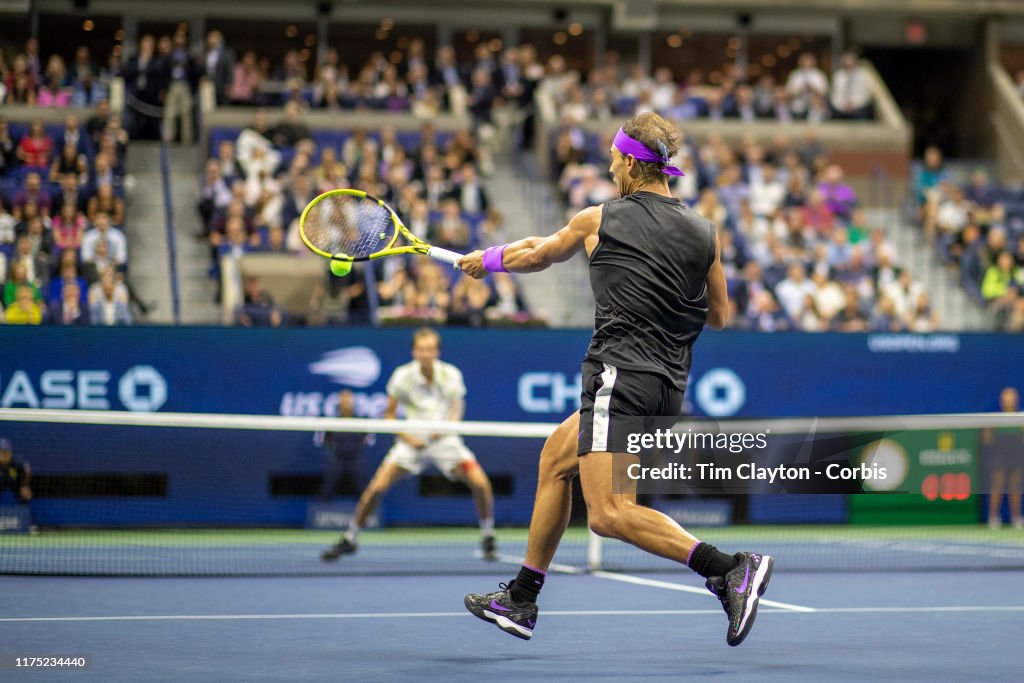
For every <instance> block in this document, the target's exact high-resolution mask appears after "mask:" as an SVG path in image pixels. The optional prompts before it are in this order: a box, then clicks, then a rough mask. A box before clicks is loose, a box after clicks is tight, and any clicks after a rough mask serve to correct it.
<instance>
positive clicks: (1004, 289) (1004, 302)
mask: <svg viewBox="0 0 1024 683" xmlns="http://www.w3.org/2000/svg"><path fill="white" fill-rule="evenodd" d="M1022 289H1024V269H1022V268H1021V267H1020V266H1018V265H1016V264H1015V263H1014V260H1013V254H1011V253H1010V252H1009V251H1001V252H999V254H998V256H996V258H995V263H993V264H992V265H990V266H989V267H988V269H987V270H986V271H985V276H984V279H983V280H982V283H981V296H982V297H984V299H985V301H986V303H988V304H989V305H991V306H994V307H995V308H996V309H998V310H1005V309H1007V308H1009V307H1010V305H1011V304H1012V302H1013V301H1014V300H1015V299H1016V298H1017V297H1018V296H1019V292H1020V291H1021V290H1022Z"/></svg>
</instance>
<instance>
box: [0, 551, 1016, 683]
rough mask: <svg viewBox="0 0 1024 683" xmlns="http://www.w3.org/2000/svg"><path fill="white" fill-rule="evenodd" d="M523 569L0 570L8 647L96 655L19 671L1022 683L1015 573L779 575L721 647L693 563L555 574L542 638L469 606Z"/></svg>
mask: <svg viewBox="0 0 1024 683" xmlns="http://www.w3.org/2000/svg"><path fill="white" fill-rule="evenodd" d="M513 573H514V567H512V566H511V565H509V566H508V570H507V571H501V570H499V571H496V572H495V573H494V574H491V575H481V574H477V575H472V576H466V575H440V576H417V577H394V576H376V577H366V576H334V577H301V578H299V577H279V578H134V579H130V578H118V579H112V578H83V577H61V578H54V577H2V578H0V587H2V590H3V593H4V595H5V596H6V599H5V601H4V607H3V610H2V619H0V621H2V622H3V627H2V630H3V633H4V641H5V642H4V646H3V649H4V651H5V652H6V653H8V654H9V655H13V654H18V655H28V656H32V655H87V656H89V657H90V659H91V663H90V667H89V669H88V670H82V671H76V672H69V671H59V672H58V671H50V672H43V671H41V670H34V671H32V672H31V674H28V673H25V672H24V671H22V672H19V674H16V678H17V679H22V678H29V677H30V676H31V679H32V680H104V681H137V680H140V679H143V678H145V679H149V680H166V681H212V680H216V681H255V680H283V679H294V680H305V681H319V680H324V681H326V680H332V681H408V680H413V679H419V680H446V681H481V680H524V679H532V680H545V681H548V680H558V681H576V680H580V681H582V680H645V681H648V680H649V681H662V680H664V681H669V680H673V681H675V680H679V679H680V678H681V677H683V676H687V677H689V676H693V675H694V674H698V675H700V674H704V675H707V676H723V677H729V678H730V679H733V680H742V681H821V680H825V679H828V680H830V681H864V680H870V679H875V680H900V681H962V680H967V679H973V680H983V681H1010V680H1019V678H1020V671H1021V668H1020V657H1019V650H1018V647H1019V645H1018V644H1019V626H1020V623H1021V618H1022V616H1024V595H1022V594H1021V592H1020V590H1019V583H1020V578H1021V574H1020V572H1016V571H993V572H979V571H972V572H967V573H962V572H953V571H942V572H939V571H935V572H907V571H902V572H893V573H887V572H867V573H841V572H829V573H801V572H786V571H784V570H782V571H777V573H776V575H775V577H774V578H773V580H772V585H771V588H770V590H769V591H768V593H767V594H766V596H765V597H766V599H765V601H763V602H762V606H761V609H760V612H759V615H758V623H757V625H756V626H755V628H754V630H753V631H752V633H751V635H750V637H749V638H748V639H747V641H746V642H745V643H744V644H743V645H742V646H740V647H738V648H735V649H733V648H729V647H728V646H726V644H725V627H726V622H725V618H724V615H723V614H722V613H721V611H720V608H719V605H718V602H717V601H716V600H715V599H714V598H713V597H712V596H710V595H709V594H707V593H706V591H704V589H703V587H702V586H701V584H700V583H699V581H698V580H697V578H696V577H695V576H693V575H692V574H690V573H689V572H684V571H679V572H673V573H656V574H642V575H629V574H619V573H614V572H597V573H595V574H578V575H563V574H556V575H552V576H551V577H550V579H549V581H548V584H547V585H546V586H545V589H544V592H543V594H542V596H541V603H540V604H541V613H540V618H539V620H538V625H537V630H536V632H535V636H534V638H533V640H531V641H529V642H524V641H520V640H517V639H514V638H511V637H509V636H507V635H505V634H503V633H501V632H500V631H498V630H497V629H496V628H494V627H493V626H491V625H489V624H486V623H484V622H481V621H478V620H477V619H475V618H473V617H472V616H470V615H469V614H468V613H466V612H465V611H464V609H463V607H462V596H463V595H464V594H465V593H467V592H480V591H485V590H486V591H490V590H492V589H493V588H494V587H495V585H496V584H497V582H499V581H505V580H507V579H508V578H510V576H512V574H513Z"/></svg>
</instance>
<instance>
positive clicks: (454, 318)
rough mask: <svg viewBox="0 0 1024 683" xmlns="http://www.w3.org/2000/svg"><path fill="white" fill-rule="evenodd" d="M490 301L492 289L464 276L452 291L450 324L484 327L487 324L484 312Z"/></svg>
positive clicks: (481, 282)
mask: <svg viewBox="0 0 1024 683" xmlns="http://www.w3.org/2000/svg"><path fill="white" fill-rule="evenodd" d="M490 300H491V288H490V287H488V286H487V283H486V282H484V281H483V280H476V279H474V278H471V277H469V276H468V275H463V276H462V277H460V278H459V281H458V283H457V284H456V285H455V287H454V288H453V289H452V295H451V300H450V301H449V308H448V321H447V322H448V324H449V325H468V326H469V327H483V326H484V325H485V324H486V322H487V318H486V316H485V314H484V311H485V309H486V308H487V304H488V302H490Z"/></svg>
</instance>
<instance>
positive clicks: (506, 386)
mask: <svg viewBox="0 0 1024 683" xmlns="http://www.w3.org/2000/svg"><path fill="white" fill-rule="evenodd" d="M442 333H443V342H442V357H443V358H444V359H445V360H447V361H450V362H452V363H455V364H456V365H458V366H459V367H460V368H461V369H462V371H463V373H464V375H465V380H466V386H467V389H468V396H467V399H468V400H467V409H466V417H467V419H471V420H510V421H540V422H557V421H560V420H561V419H562V418H564V417H565V416H566V415H567V414H569V413H570V412H571V411H572V410H574V409H575V408H576V406H577V405H578V403H577V402H578V397H579V377H578V372H579V370H578V368H579V363H580V361H581V359H582V357H583V354H584V352H585V349H586V345H587V341H588V339H589V333H588V332H587V331H579V330H568V331H566V330H563V331H546V330H545V331H536V330H530V331H527V330H443V331H442ZM411 334H412V330H410V329H341V330H327V329H294V330H246V329H233V328H143V327H139V328H123V329H100V328H84V329H65V328H28V329H25V328H19V329H15V328H10V327H0V348H2V349H3V352H2V355H0V406H2V407H47V408H83V409H85V408H89V409H111V410H134V411H153V410H158V411H181V412H223V413H257V414H283V415H330V414H333V413H334V405H335V396H336V394H337V392H338V391H339V390H341V389H343V388H346V387H347V388H350V389H352V390H353V391H354V392H355V393H356V395H357V405H358V413H359V414H362V415H373V416H376V415H380V414H381V412H382V411H383V408H384V406H385V404H386V397H385V394H384V388H385V385H386V383H387V379H388V377H389V376H390V374H391V372H392V371H393V370H394V368H395V367H396V366H398V365H399V364H402V363H405V362H408V361H409V360H410V356H409V349H410V342H411ZM1006 385H1015V386H1018V387H1024V339H1022V338H1021V337H1012V336H998V335H949V334H942V335H925V336H920V335H853V334H847V335H827V334H820V335H813V334H811V335H808V334H774V335H773V334H744V333H713V332H708V333H706V334H705V335H704V336H703V337H702V338H701V340H700V341H699V342H698V344H697V347H696V349H695V353H694V366H693V374H692V377H691V384H690V389H689V392H688V394H687V399H688V400H687V403H688V410H689V411H690V412H691V413H693V414H700V415H711V416H722V417H726V416H746V417H772V416H812V415H872V414H886V413H938V412H974V411H987V410H994V409H996V407H997V403H996V399H997V396H998V392H999V390H1000V389H1001V388H1002V387H1003V386H1006ZM0 434H4V435H7V436H10V437H11V438H12V439H13V440H14V442H15V451H16V457H19V458H22V459H25V460H28V461H30V462H31V463H32V464H33V467H34V470H35V473H36V475H37V477H40V478H42V477H47V476H50V477H57V478H58V479H59V478H60V477H71V476H73V475H75V476H82V475H86V474H91V473H97V472H99V473H102V474H105V475H110V474H119V473H120V474H125V473H128V474H132V475H140V476H139V477H137V478H135V479H128V480H118V481H115V482H113V483H111V481H108V480H104V481H103V482H100V483H97V482H96V481H92V480H84V479H82V480H77V483H75V482H74V481H72V482H71V483H70V484H69V483H68V481H69V480H66V479H65V480H63V481H58V480H51V481H50V482H49V483H48V485H49V486H50V487H51V490H52V491H53V495H52V496H45V495H40V498H39V500H37V501H36V502H35V504H34V506H35V512H36V514H37V517H38V518H39V521H40V522H42V523H44V524H45V523H53V524H58V523H82V524H107V523H124V524H140V523H141V524H175V523H182V522H186V521H187V522H193V523H210V524H216V523H231V524H299V523H301V522H302V520H303V519H304V516H305V504H306V502H307V501H308V500H309V498H308V496H307V495H306V494H305V493H303V491H307V493H308V488H309V486H311V485H312V484H309V480H310V479H312V478H315V477H316V476H317V475H318V474H319V473H320V472H321V471H322V470H323V465H324V456H323V454H322V453H321V452H320V451H319V450H318V449H317V448H316V447H315V446H314V445H313V440H312V434H302V433H274V432H262V433H256V432H247V433H242V432H233V431H232V432H222V431H220V430H174V429H159V430H155V429H145V428H127V427H126V428H108V427H73V426H53V425H18V424H11V423H2V424H0ZM390 441H391V439H390V437H382V438H380V439H378V443H377V445H376V446H374V447H372V448H370V449H369V451H368V453H367V457H366V472H365V475H366V476H368V475H369V474H370V473H372V468H373V467H374V466H375V465H376V463H377V462H378V461H379V459H380V457H382V455H383V453H384V452H385V450H386V448H387V446H388V445H390ZM467 443H468V444H469V445H470V446H471V447H472V448H474V450H476V451H477V454H478V457H479V458H480V460H481V462H482V463H483V464H484V466H485V467H486V468H487V469H488V471H489V472H490V473H491V474H492V476H494V477H495V479H496V480H498V479H500V480H502V483H501V485H500V486H499V490H500V491H504V493H501V494H500V495H499V496H498V510H497V517H498V519H499V520H502V519H504V521H506V522H511V521H516V522H524V521H525V520H527V519H528V517H529V511H530V503H531V502H532V496H533V490H534V487H535V484H536V474H535V469H536V454H537V452H538V450H539V448H540V445H541V443H540V441H539V440H527V441H524V440H511V439H505V440H499V439H468V440H467ZM141 475H145V477H143V476H141ZM146 477H148V478H146ZM303 479H305V480H306V488H305V489H303V488H302V484H301V481H300V480H303ZM41 483H47V482H46V481H45V480H42V481H41ZM72 484H74V485H72ZM74 486H78V488H77V489H75V487H74ZM102 487H107V488H105V489H103V488H102ZM421 487H422V484H420V483H417V482H406V483H403V484H402V485H400V487H399V489H398V490H396V492H395V494H394V495H392V496H389V499H388V503H387V506H386V508H385V509H384V510H383V513H382V516H383V518H384V521H385V522H410V521H413V522H415V521H419V522H437V523H442V522H444V523H454V522H462V521H471V520H472V519H473V514H472V505H471V504H470V501H469V499H468V498H452V497H450V496H445V495H444V493H445V492H444V490H443V489H442V490H440V491H438V490H434V489H430V490H428V489H424V488H421ZM428 488H429V487H428ZM90 490H91V491H92V493H96V492H97V491H107V492H108V493H110V494H113V493H116V494H117V497H110V496H107V497H97V496H95V495H88V494H87V492H88V491H90ZM421 493H423V494H427V493H430V494H433V495H430V497H429V498H421V497H420V494H421Z"/></svg>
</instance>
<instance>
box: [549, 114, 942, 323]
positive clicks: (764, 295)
mask: <svg viewBox="0 0 1024 683" xmlns="http://www.w3.org/2000/svg"><path fill="white" fill-rule="evenodd" d="M610 145H611V139H610V137H607V136H606V137H604V138H597V137H595V136H592V135H590V134H588V133H585V132H584V131H583V130H582V129H580V128H578V127H575V126H565V127H563V128H562V129H561V130H560V132H559V133H557V135H556V136H555V141H554V152H553V155H552V156H553V158H554V160H555V162H554V174H555V177H557V178H558V185H559V188H560V190H561V191H562V193H563V196H564V198H565V201H566V202H567V204H568V205H569V208H570V211H571V212H575V211H578V210H579V209H581V208H583V207H584V206H587V205H590V204H595V203H599V202H602V201H605V200H607V199H611V198H613V197H614V196H615V194H616V189H615V186H614V184H613V183H612V182H611V181H610V180H608V179H607V173H605V170H606V169H607V167H608V164H609V159H608V149H609V148H610ZM679 167H680V168H681V169H682V170H683V172H684V173H685V175H684V176H683V177H681V178H678V179H676V180H674V181H673V185H672V187H673V192H674V194H675V195H676V196H677V197H679V198H680V199H681V200H682V201H684V202H686V203H687V204H689V205H691V206H692V207H693V208H694V209H695V210H696V211H697V212H698V213H700V214H701V215H703V216H705V217H706V218H708V219H709V220H711V221H713V222H714V223H715V225H716V226H717V228H718V235H719V240H720V243H721V250H722V263H723V265H724V267H725V273H726V278H727V281H728V285H729V296H730V304H731V305H732V306H733V307H734V308H733V311H732V316H731V322H730V325H731V326H732V327H735V328H740V329H750V330H759V331H783V330H802V331H807V332H820V331H829V330H831V331H839V332H863V331H877V332H898V331H908V330H910V331H917V332H930V331H933V330H935V329H937V328H938V325H939V320H938V317H937V315H936V313H935V311H934V310H933V308H932V305H931V302H930V301H929V297H928V294H927V292H925V291H924V289H923V287H922V286H921V284H920V283H918V282H916V281H915V280H914V278H913V276H912V275H911V273H910V272H909V271H908V270H906V269H905V268H903V267H901V265H900V262H899V258H898V255H897V254H896V253H895V250H894V247H893V245H892V243H891V242H890V241H889V240H888V239H887V238H886V235H885V233H884V231H882V230H881V229H879V228H877V227H872V226H871V225H870V223H869V222H868V220H867V214H866V212H865V211H864V209H863V208H861V207H859V206H858V202H857V196H856V193H855V192H854V190H853V188H852V187H851V186H850V185H849V184H847V183H846V182H845V181H844V177H843V169H842V167H841V166H840V165H839V164H836V163H834V162H832V161H831V160H830V159H829V157H828V154H827V151H826V150H825V149H824V147H823V146H822V144H821V143H820V142H819V140H818V138H817V134H816V132H815V130H814V129H813V128H811V129H808V131H807V134H806V136H805V137H804V138H803V139H802V140H801V141H799V142H798V143H794V142H793V141H791V140H790V139H789V138H787V137H780V138H778V139H777V140H776V141H775V142H774V144H773V145H772V146H770V148H765V147H763V146H762V145H760V144H758V143H757V142H756V141H754V140H753V139H752V138H751V139H747V140H746V141H745V142H744V144H742V145H741V146H740V147H739V148H735V149H734V148H732V147H730V146H729V145H728V144H726V143H725V142H724V140H723V139H722V138H721V137H720V136H717V135H713V136H711V137H709V138H708V140H706V141H704V142H703V143H698V142H697V141H695V140H692V139H686V140H685V143H684V145H683V149H682V150H681V152H680V161H679Z"/></svg>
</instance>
